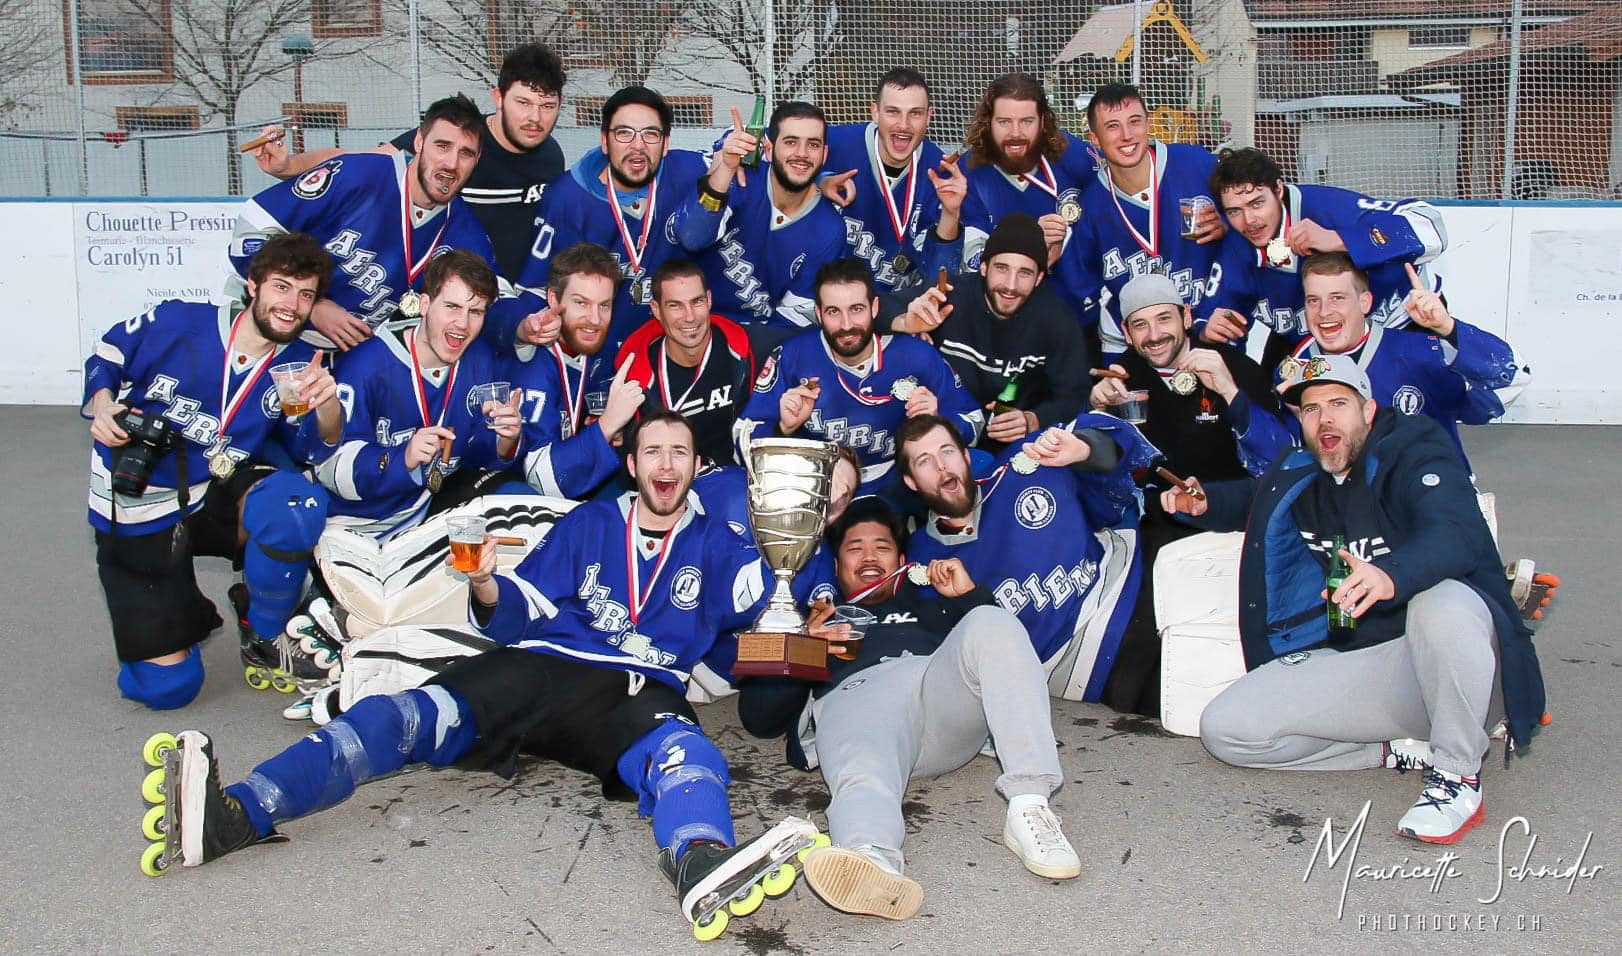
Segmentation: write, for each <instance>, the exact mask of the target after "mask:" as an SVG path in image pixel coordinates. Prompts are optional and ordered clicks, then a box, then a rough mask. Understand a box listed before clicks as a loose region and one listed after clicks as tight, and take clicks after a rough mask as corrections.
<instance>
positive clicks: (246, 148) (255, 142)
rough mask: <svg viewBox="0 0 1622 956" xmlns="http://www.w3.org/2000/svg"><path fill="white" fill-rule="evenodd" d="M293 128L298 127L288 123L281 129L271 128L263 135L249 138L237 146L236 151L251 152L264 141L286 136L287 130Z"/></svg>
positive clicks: (264, 142)
mask: <svg viewBox="0 0 1622 956" xmlns="http://www.w3.org/2000/svg"><path fill="white" fill-rule="evenodd" d="M293 129H298V127H297V126H293V125H291V124H289V125H287V126H284V127H282V128H281V129H273V130H271V131H270V132H268V133H266V134H265V135H263V136H255V137H254V138H253V139H250V140H248V141H247V142H246V143H243V144H242V145H241V146H238V147H237V152H239V153H251V152H253V151H254V150H256V149H258V148H259V147H261V146H263V145H265V144H266V143H274V142H276V141H277V140H279V139H281V138H282V137H284V136H286V135H287V132H288V130H293Z"/></svg>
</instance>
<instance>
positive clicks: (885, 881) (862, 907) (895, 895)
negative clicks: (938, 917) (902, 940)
mask: <svg viewBox="0 0 1622 956" xmlns="http://www.w3.org/2000/svg"><path fill="white" fill-rule="evenodd" d="M804 869H805V879H806V882H807V883H810V884H811V889H813V890H814V891H816V894H817V895H818V896H820V897H822V900H823V902H825V903H827V904H828V905H829V906H832V907H833V908H834V909H836V910H841V911H843V912H846V913H859V914H861V915H863V916H882V917H883V918H885V919H894V920H903V919H911V918H912V917H913V916H915V915H916V914H917V913H918V910H919V908H920V907H922V906H923V905H924V890H923V887H921V886H919V885H918V884H917V883H916V882H915V881H913V880H909V879H907V878H906V877H904V876H896V875H895V874H894V873H891V872H889V871H888V870H886V869H884V868H883V867H881V866H879V865H878V864H877V863H874V862H873V861H872V860H870V859H868V858H867V857H865V856H863V855H862V854H860V853H857V852H856V851H854V850H846V849H844V848H842V847H837V846H832V847H824V848H822V849H820V850H816V851H813V852H812V853H811V855H810V856H808V857H806V858H805V864H804Z"/></svg>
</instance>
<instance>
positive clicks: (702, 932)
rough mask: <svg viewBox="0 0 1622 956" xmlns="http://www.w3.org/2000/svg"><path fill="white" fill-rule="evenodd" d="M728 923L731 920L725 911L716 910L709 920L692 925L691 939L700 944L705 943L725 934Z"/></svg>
mask: <svg viewBox="0 0 1622 956" xmlns="http://www.w3.org/2000/svg"><path fill="white" fill-rule="evenodd" d="M729 922H731V920H730V919H729V918H728V917H727V911H726V910H716V911H715V912H714V913H712V914H711V915H710V918H709V919H707V920H705V921H703V922H701V923H694V924H693V938H694V939H696V940H698V941H699V942H701V943H707V942H709V941H710V940H712V939H716V938H717V937H719V936H720V935H721V934H722V933H724V932H726V931H727V923H729Z"/></svg>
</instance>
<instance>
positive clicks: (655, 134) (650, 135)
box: [608, 126, 665, 146]
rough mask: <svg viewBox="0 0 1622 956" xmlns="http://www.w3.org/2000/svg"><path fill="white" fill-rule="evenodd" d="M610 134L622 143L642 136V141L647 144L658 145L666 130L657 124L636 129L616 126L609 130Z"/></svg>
mask: <svg viewBox="0 0 1622 956" xmlns="http://www.w3.org/2000/svg"><path fill="white" fill-rule="evenodd" d="M608 135H610V136H612V137H614V142H616V143H619V144H621V145H624V144H626V143H629V142H630V141H631V140H633V139H636V138H637V137H641V138H642V142H643V143H645V144H646V145H648V146H658V145H659V143H660V142H662V141H663V140H664V138H665V131H664V130H662V129H660V128H659V127H657V126H649V127H647V128H646V129H634V128H632V127H630V126H616V127H614V128H613V129H611V130H609V131H608Z"/></svg>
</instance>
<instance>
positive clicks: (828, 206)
mask: <svg viewBox="0 0 1622 956" xmlns="http://www.w3.org/2000/svg"><path fill="white" fill-rule="evenodd" d="M770 180H771V174H770V172H768V171H767V170H766V169H765V167H764V166H763V167H761V168H760V170H759V172H758V173H757V174H755V175H751V176H749V177H748V182H747V184H745V185H743V186H740V185H738V184H737V183H733V184H732V186H731V188H730V189H728V191H727V203H726V205H725V206H724V207H722V208H721V209H719V210H717V211H715V212H711V211H710V210H708V209H705V208H704V207H703V205H702V204H700V203H699V199H698V196H699V190H698V187H697V186H696V185H695V186H693V187H692V188H691V189H690V190H689V192H688V196H687V199H686V201H684V202H682V203H681V204H680V205H679V206H677V208H676V211H675V214H674V215H673V216H672V217H671V220H670V228H671V231H672V232H674V233H675V236H676V239H677V241H678V242H680V244H681V247H682V248H683V249H685V250H686V251H687V252H689V253H691V254H693V256H694V258H695V259H696V261H697V262H698V263H699V265H700V266H702V267H703V269H704V278H705V280H706V281H708V282H709V286H710V293H711V295H712V297H713V300H714V305H713V309H714V311H715V312H717V313H719V314H721V315H724V316H726V317H727V318H729V319H732V320H733V321H734V322H745V323H753V322H760V323H765V324H767V325H773V326H777V327H780V328H791V329H793V328H804V327H806V326H811V325H815V324H816V322H817V313H816V302H815V297H816V287H815V285H814V284H813V280H814V279H815V278H816V275H817V270H818V269H820V268H822V267H823V266H824V265H825V264H827V263H829V262H832V261H834V260H835V259H839V258H843V257H844V256H845V254H846V253H845V220H844V218H843V217H841V216H840V215H839V209H838V207H836V206H835V205H834V204H833V203H830V202H828V200H826V199H824V198H822V196H821V195H817V194H813V196H812V198H811V201H810V202H809V203H807V204H806V205H805V207H804V208H802V209H801V210H800V211H799V212H797V213H795V214H794V215H793V216H789V215H786V214H785V213H783V212H780V211H779V210H778V209H777V207H776V206H775V205H774V204H773V202H772V197H771V189H770V185H769V184H770Z"/></svg>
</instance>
